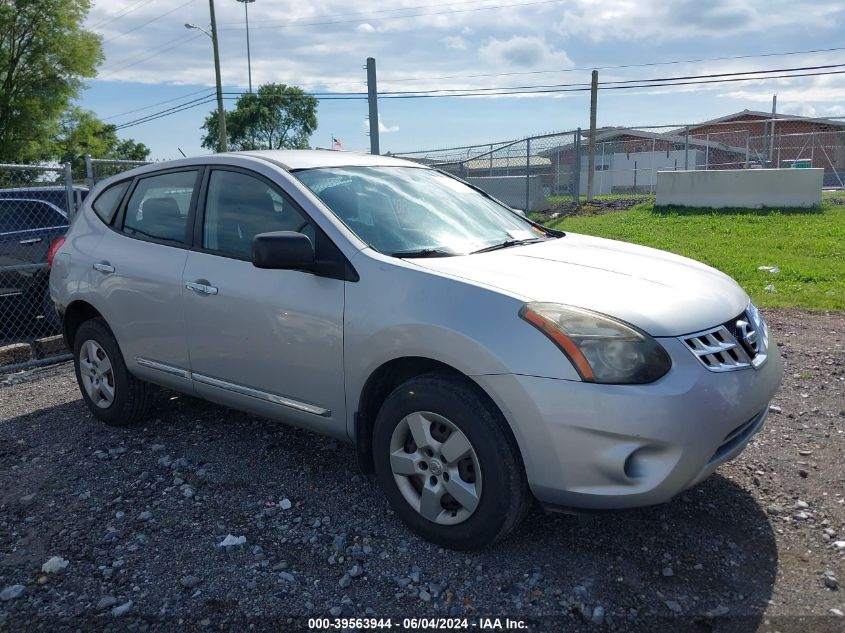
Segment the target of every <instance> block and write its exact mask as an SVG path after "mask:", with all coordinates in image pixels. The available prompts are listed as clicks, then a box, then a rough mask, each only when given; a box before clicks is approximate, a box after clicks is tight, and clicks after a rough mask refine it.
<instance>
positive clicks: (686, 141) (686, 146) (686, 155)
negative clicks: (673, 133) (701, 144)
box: [684, 125, 689, 171]
mask: <svg viewBox="0 0 845 633" xmlns="http://www.w3.org/2000/svg"><path fill="white" fill-rule="evenodd" d="M688 169H689V125H688V126H687V128H686V130H685V131H684V171H686V170H688Z"/></svg>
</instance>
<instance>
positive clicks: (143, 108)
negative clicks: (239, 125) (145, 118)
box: [102, 88, 216, 121]
mask: <svg viewBox="0 0 845 633" xmlns="http://www.w3.org/2000/svg"><path fill="white" fill-rule="evenodd" d="M209 90H211V92H212V93H215V94H216V90H215V89H213V88H203V89H202V90H195V91H194V92H189V93H188V94H184V95H180V96H178V97H173V98H172V99H165V100H164V101H159V102H157V103H151V104H150V105H146V106H142V107H140V108H135V109H134V110H127V111H126V112H120V113H118V114H112V115H109V116H107V117H103V119H102V120H103V121H108V120H110V119H116V118H118V117H122V116H126V115H127V114H134V113H135V112H142V111H144V110H149V109H150V108H154V107H156V106H160V105H164V104H165V103H173V102H174V101H179V100H180V99H185V98H187V97H192V96H194V95H198V94H200V93H201V92H208V91H209Z"/></svg>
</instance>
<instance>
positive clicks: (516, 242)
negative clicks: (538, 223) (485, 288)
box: [470, 237, 548, 255]
mask: <svg viewBox="0 0 845 633" xmlns="http://www.w3.org/2000/svg"><path fill="white" fill-rule="evenodd" d="M546 239H548V238H545V237H531V238H528V239H524V240H505V241H504V242H501V243H499V244H493V246H485V247H484V248H479V249H478V250H477V251H472V252H471V253H470V255H475V254H476V253H489V252H490V251H498V250H501V249H503V248H510V247H511V246H522V245H523V244H531V243H532V242H545V241H546Z"/></svg>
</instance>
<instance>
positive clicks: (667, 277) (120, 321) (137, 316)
mask: <svg viewBox="0 0 845 633" xmlns="http://www.w3.org/2000/svg"><path fill="white" fill-rule="evenodd" d="M51 293H52V297H53V300H54V301H55V303H56V305H57V308H58V310H59V312H60V314H62V315H63V322H64V334H65V336H66V338H67V342H68V344H69V346H70V347H71V348H72V349H73V354H74V359H75V366H76V375H77V379H78V381H79V385H80V388H81V391H82V396H83V398H84V399H85V402H86V403H87V404H88V406H89V407H90V409H91V411H92V413H93V414H94V415H95V416H96V417H97V418H99V419H101V420H103V421H104V422H106V423H108V424H117V425H125V424H131V423H133V422H136V421H138V420H139V419H141V418H142V417H143V415H144V412H145V410H146V408H147V405H148V403H149V402H150V398H151V394H152V392H153V386H154V385H159V386H162V387H167V388H169V389H175V390H177V391H181V392H184V393H187V394H191V395H195V396H199V397H201V398H205V399H208V400H211V401H214V402H218V403H221V404H224V405H227V406H230V407H233V408H236V409H242V410H244V411H250V412H252V413H255V414H258V415H263V416H267V417H270V418H274V419H278V420H280V421H284V422H286V423H289V424H294V425H298V426H301V427H305V428H308V429H313V430H314V431H317V432H320V433H325V434H327V435H331V436H333V437H336V438H339V439H343V440H347V441H349V442H352V443H353V444H354V445H355V447H356V450H357V455H358V458H359V462H360V464H361V466H362V468H363V469H364V470H365V471H369V472H373V471H374V472H375V475H376V477H377V479H378V481H379V482H380V484H381V485H382V486H383V488H384V491H385V494H386V495H387V497H388V499H389V501H390V503H391V505H392V506H393V508H394V509H395V511H396V513H397V514H398V515H399V516H400V517H401V518H402V519H403V520H404V521H405V522H406V523H407V524H408V525H409V526H410V527H411V528H412V529H413V530H415V531H416V532H418V533H419V534H421V535H423V536H424V537H426V538H428V539H430V540H432V541H434V542H436V543H439V544H441V545H444V546H447V547H453V548H477V547H483V546H485V545H486V544H489V543H491V542H493V541H495V540H496V539H498V538H501V537H503V536H504V535H506V534H507V533H508V532H510V531H511V530H512V529H513V528H514V527H515V526H516V525H517V523H518V522H519V520H520V519H521V518H522V516H523V515H524V513H525V512H526V510H527V509H528V507H529V505H530V503H531V502H532V500H533V499H537V500H539V501H540V502H541V503H542V504H543V505H544V506H546V507H547V508H551V509H564V510H565V509H573V508H575V509H578V508H580V509H584V508H587V509H608V508H622V507H632V506H641V505H647V504H655V503H661V502H664V501H666V500H668V499H671V498H672V497H673V496H674V495H676V494H678V493H679V492H681V491H682V490H684V489H686V488H689V487H690V486H693V485H695V484H696V483H698V482H700V481H701V480H702V479H704V478H705V477H707V476H708V475H710V474H711V473H712V472H713V471H714V470H715V469H716V467H717V466H718V465H719V464H721V463H723V462H725V461H726V460H729V459H731V458H733V457H734V456H736V455H737V454H738V453H739V452H740V451H742V449H743V448H744V447H745V445H746V444H747V443H748V441H749V439H750V438H751V437H752V436H753V435H754V434H755V433H756V432H757V431H758V430H759V429H760V427H761V426H762V425H763V422H764V420H765V417H766V413H767V411H768V403H769V400H770V399H771V397H772V395H773V394H774V393H775V390H776V389H777V387H778V384H779V382H780V379H781V374H782V363H781V359H780V356H779V354H778V351H777V347H776V346H775V343H774V341H773V340H772V338H771V336H770V335H769V331H768V329H767V327H766V324H765V322H764V321H763V318H762V317H761V316H760V313H759V312H758V311H757V310H756V309H755V307H754V305H753V304H751V303H750V302H749V299H748V295H746V293H745V292H744V291H743V290H742V289H741V288H740V287H739V286H738V285H737V284H736V283H735V282H734V281H733V280H731V279H730V278H729V277H727V276H725V275H724V274H722V273H720V272H718V271H716V270H714V269H712V268H709V267H707V266H705V265H703V264H700V263H697V262H694V261H691V260H688V259H685V258H683V257H678V256H675V255H671V254H669V253H665V252H661V251H657V250H652V249H649V248H643V247H639V246H633V245H630V244H625V243H621V242H614V241H608V240H603V239H597V238H593V237H587V236H583V235H576V234H572V233H567V234H564V233H562V232H560V231H555V230H552V229H549V228H545V227H542V226H540V225H537V224H535V223H533V222H531V221H530V220H528V219H526V218H523V217H521V216H519V215H518V214H516V213H514V212H513V211H511V210H510V209H509V208H507V207H506V206H504V205H503V204H501V203H499V202H497V201H496V200H494V199H493V198H491V197H490V196H488V195H486V194H485V193H483V192H482V191H480V190H477V189H474V188H473V187H471V186H470V185H467V184H466V183H464V182H462V181H460V180H457V179H455V178H453V177H451V176H449V175H447V174H444V173H441V172H439V171H437V170H434V169H430V168H427V167H425V166H422V165H418V164H415V163H410V162H406V161H401V160H395V159H391V158H386V157H380V156H370V155H357V154H350V153H344V152H320V151H284V152H281V151H278V152H247V153H239V154H220V155H215V156H209V157H203V158H195V159H185V160H179V161H174V162H170V163H159V164H156V165H151V166H147V167H142V168H140V169H136V170H133V171H130V172H126V173H125V174H122V175H120V176H118V177H116V178H114V179H111V180H108V181H105V182H104V183H101V184H100V185H98V186H97V188H96V189H95V190H94V191H92V193H91V195H89V197H88V199H87V200H86V202H85V204H84V205H83V208H82V210H81V212H80V213H79V214H78V216H77V217H76V219H75V220H74V222H73V224H72V226H71V228H70V230H69V232H68V235H67V240H66V241H65V243H64V244H63V245H62V247H61V248H60V249H59V251H58V253H57V254H56V256H55V259H54V263H53V268H52V274H51Z"/></svg>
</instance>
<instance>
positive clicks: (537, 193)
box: [467, 176, 549, 211]
mask: <svg viewBox="0 0 845 633" xmlns="http://www.w3.org/2000/svg"><path fill="white" fill-rule="evenodd" d="M467 182H469V183H472V184H473V185H475V186H476V187H478V188H479V189H483V190H484V191H486V192H487V193H489V194H490V195H491V196H493V197H494V198H498V199H499V200H501V201H502V202H504V203H505V204H506V205H508V206H509V207H512V208H514V209H522V210H523V211H548V210H549V201H548V200H547V199H546V195H545V193H544V192H543V181H542V179H541V178H540V176H529V177H528V178H527V179H526V178H525V176H483V177H477V178H467ZM526 186H527V187H528V208H527V209H526V208H525V200H526V196H525V187H526Z"/></svg>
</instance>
